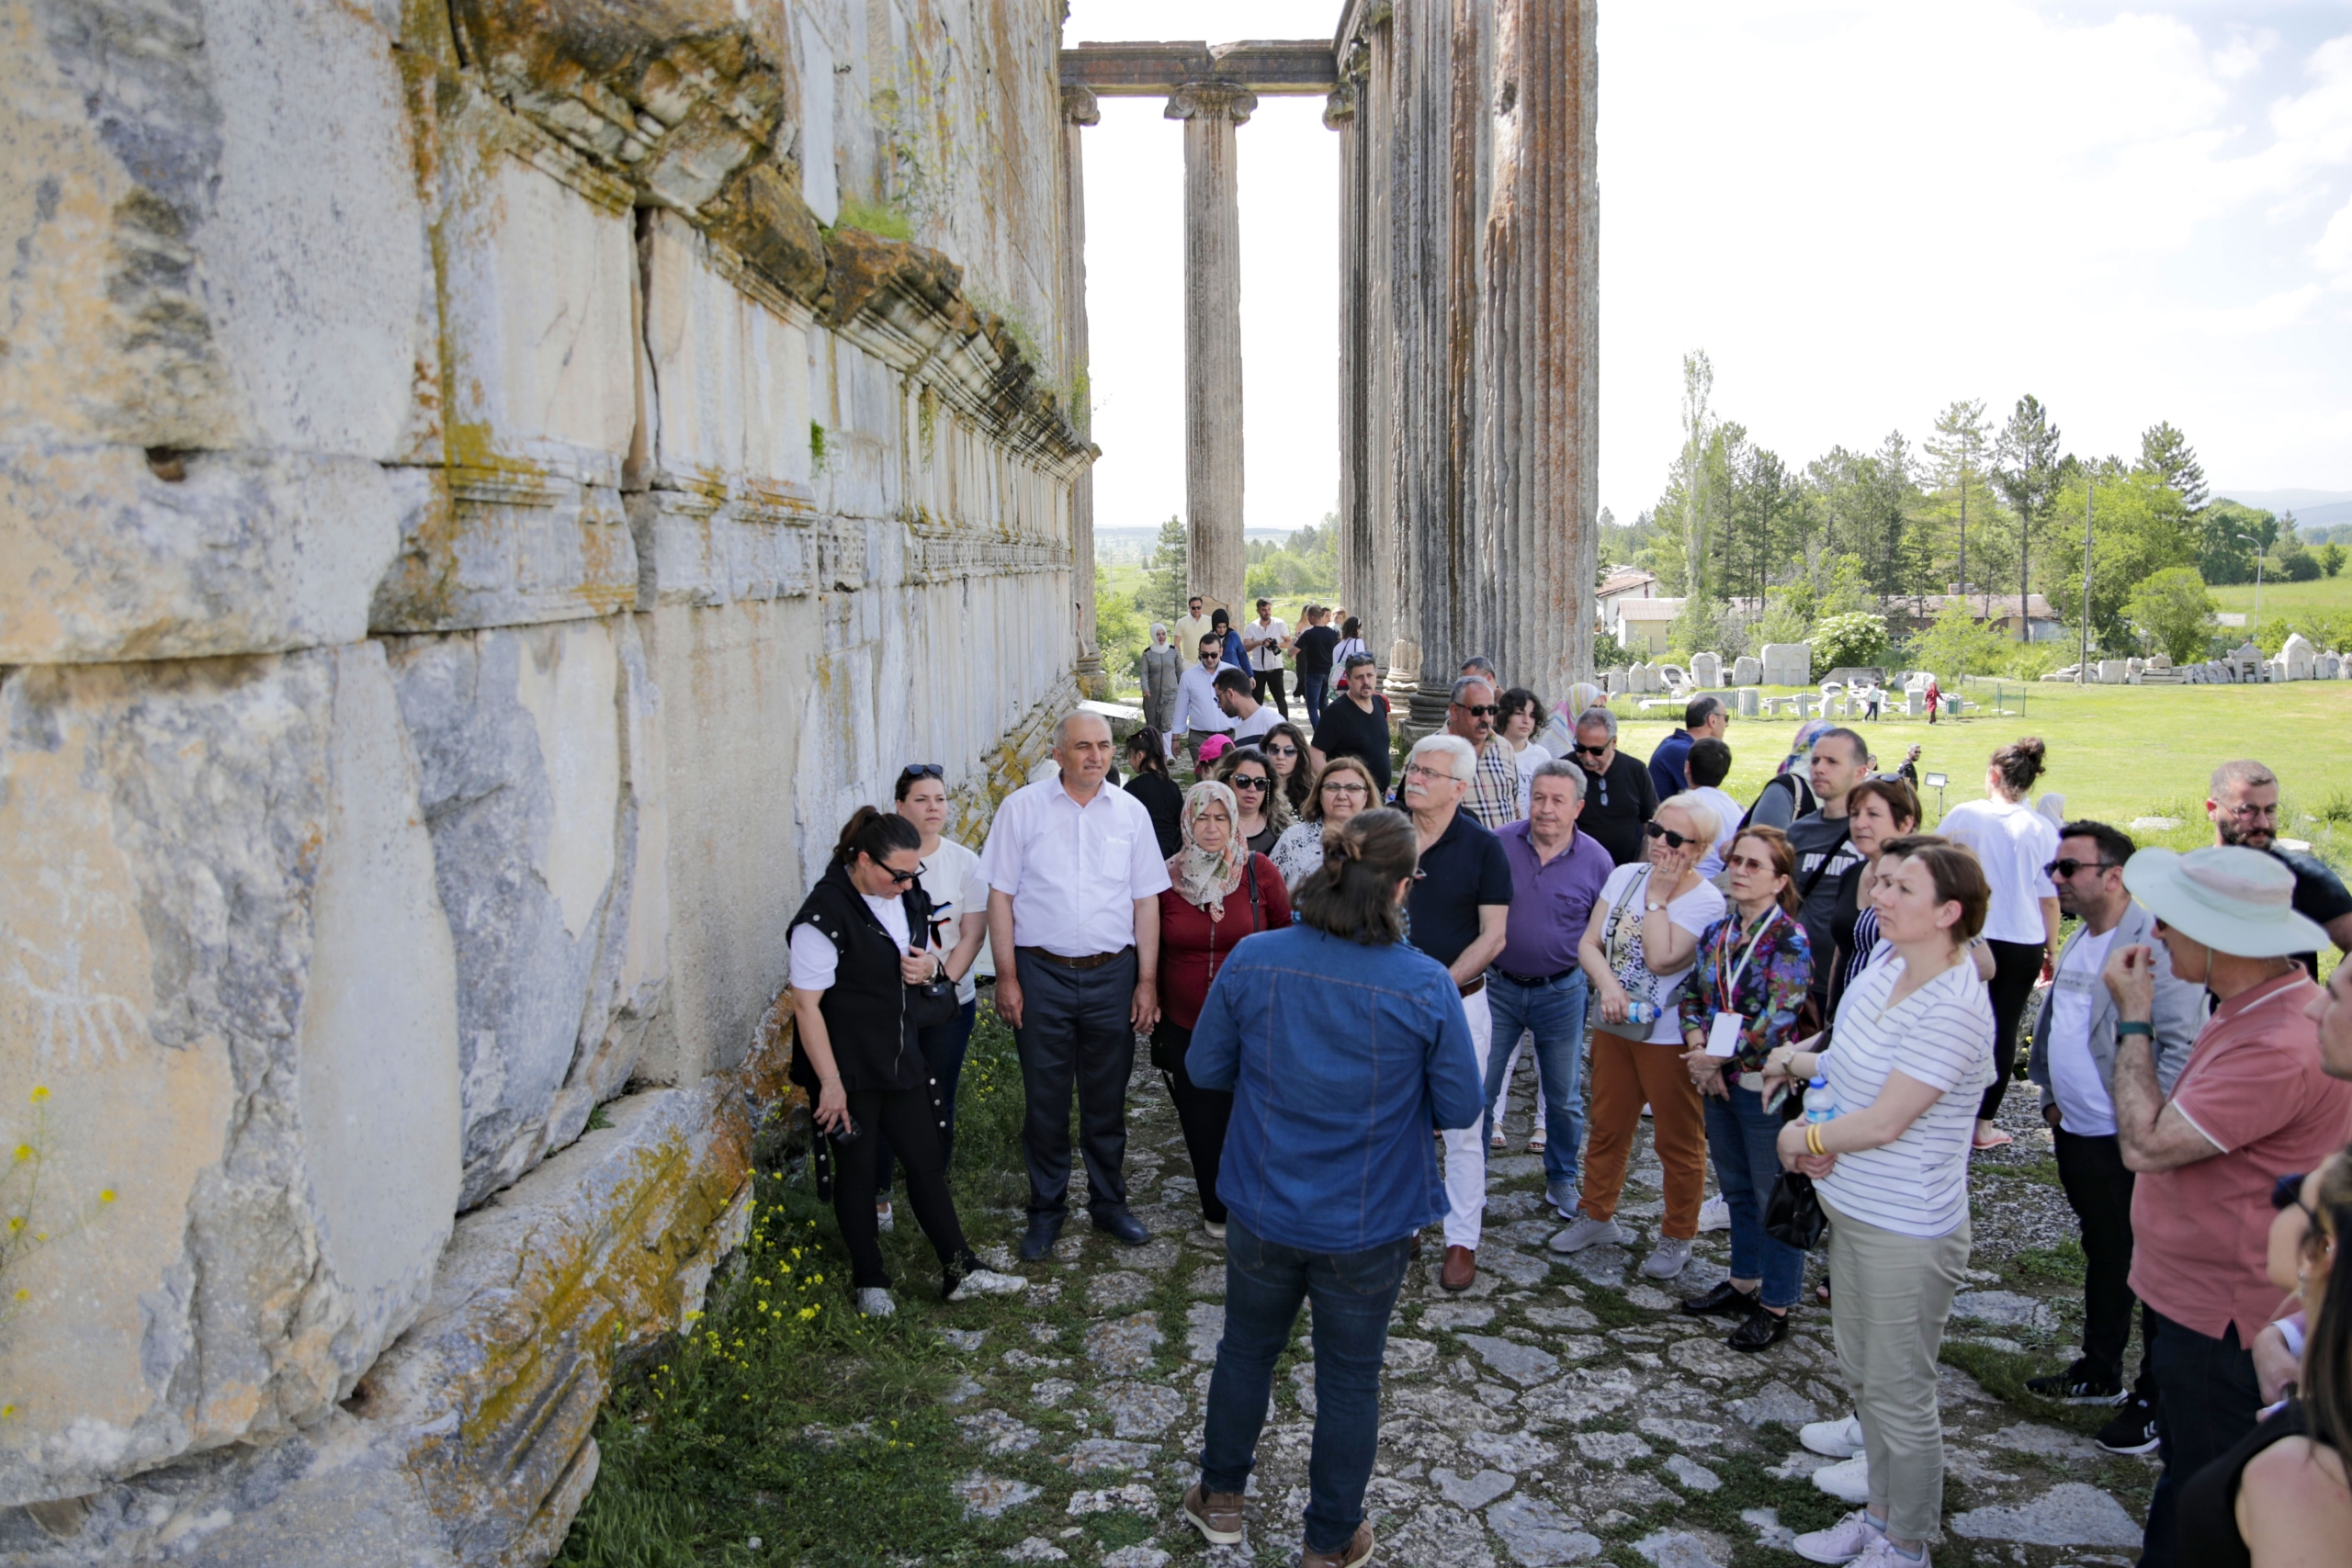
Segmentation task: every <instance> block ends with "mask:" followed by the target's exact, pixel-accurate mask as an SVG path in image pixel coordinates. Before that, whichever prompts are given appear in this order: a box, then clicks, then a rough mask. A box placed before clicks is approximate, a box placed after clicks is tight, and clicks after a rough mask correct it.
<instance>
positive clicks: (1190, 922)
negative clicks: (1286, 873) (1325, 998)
mask: <svg viewBox="0 0 2352 1568" xmlns="http://www.w3.org/2000/svg"><path fill="white" fill-rule="evenodd" d="M1253 879H1254V880H1255V881H1256V883H1257V885H1258V909H1257V912H1256V919H1255V922H1254V923H1253V922H1252V919H1251V911H1250V882H1251V880H1253ZM1289 924H1290V890H1289V889H1288V888H1286V887H1284V886H1283V874H1282V873H1281V872H1279V871H1277V870H1275V869H1274V863H1273V862H1272V861H1270V860H1268V859H1267V858H1266V857H1265V856H1263V855H1261V854H1253V855H1251V856H1250V868H1249V870H1248V871H1247V872H1245V873H1244V874H1243V878H1242V882H1241V885H1240V886H1238V887H1236V888H1235V889H1234V890H1233V891H1232V892H1230V893H1228V894H1227V895H1226V896H1225V919H1222V920H1212V919H1209V912H1208V911H1207V910H1206V909H1204V908H1199V907H1198V906H1196V905H1193V904H1190V903H1187V902H1186V901H1185V900H1184V898H1183V897H1182V895H1181V894H1179V893H1178V892H1177V891H1176V890H1175V889H1174V888H1172V887H1171V888H1170V889H1168V890H1167V891H1166V892H1164V893H1162V894H1161V895H1160V896H1159V1011H1160V1016H1161V1017H1163V1018H1165V1019H1167V1021H1169V1022H1170V1023H1172V1024H1174V1025H1175V1026H1176V1027H1177V1028H1179V1029H1190V1028H1192V1027H1193V1025H1194V1024H1196V1023H1198V1022H1199V1021H1200V1019H1201V1004H1202V1003H1203V1002H1204V1001H1206V1000H1207V999H1208V994H1209V982H1210V981H1212V980H1214V979H1216V972H1217V968H1218V966H1219V965H1221V964H1224V962H1225V960H1226V955H1227V953H1231V952H1232V951H1233V949H1234V947H1235V946H1236V945H1237V944H1238V942H1240V941H1241V939H1242V938H1243V937H1246V936H1253V935H1255V934H1256V933H1258V932H1259V931H1280V930H1282V929H1283V927H1284V926H1287V925H1289Z"/></svg>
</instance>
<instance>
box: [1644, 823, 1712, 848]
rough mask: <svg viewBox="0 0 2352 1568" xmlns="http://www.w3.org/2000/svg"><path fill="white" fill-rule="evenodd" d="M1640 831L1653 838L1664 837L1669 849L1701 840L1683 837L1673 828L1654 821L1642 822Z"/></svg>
mask: <svg viewBox="0 0 2352 1568" xmlns="http://www.w3.org/2000/svg"><path fill="white" fill-rule="evenodd" d="M1642 831H1643V832H1645V833H1647V834H1648V835H1649V836H1650V837H1651V838H1653V839H1664V840H1666V847H1667V848H1668V849H1669V850H1679V849H1680V848H1681V847H1682V846H1683V845H1685V844H1696V843H1700V842H1702V840H1698V839H1688V838H1685V837H1683V836H1682V835H1681V834H1679V833H1678V832H1676V831H1675V830H1674V829H1671V828H1661V827H1659V826H1658V825H1657V823H1655V822H1645V823H1643V824H1642Z"/></svg>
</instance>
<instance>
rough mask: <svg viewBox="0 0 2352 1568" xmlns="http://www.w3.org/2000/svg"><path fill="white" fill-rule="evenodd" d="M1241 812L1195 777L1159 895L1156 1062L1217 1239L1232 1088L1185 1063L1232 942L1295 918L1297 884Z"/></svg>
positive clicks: (1204, 1220) (1221, 791)
mask: <svg viewBox="0 0 2352 1568" xmlns="http://www.w3.org/2000/svg"><path fill="white" fill-rule="evenodd" d="M1239 817H1240V809H1239V807H1237V806H1236V804H1235V802H1234V795H1233V792H1232V791H1231V790H1229V789H1227V788H1226V786H1225V785H1223V784H1217V783H1215V782H1208V783H1203V784H1194V785H1193V787H1192V789H1191V791H1190V792H1189V793H1187V794H1186V795H1185V796H1184V816H1183V832H1184V842H1183V846H1182V848H1181V849H1179V850H1178V851H1177V852H1175V853H1174V854H1172V855H1170V857H1169V858H1168V880H1169V886H1168V888H1167V890H1166V891H1164V892H1162V893H1161V894H1160V896H1159V1023H1158V1024H1157V1025H1155V1026H1154V1027H1153V1029H1152V1032H1151V1065H1152V1066H1155V1067H1158V1068H1159V1071H1160V1074H1161V1076H1162V1077H1164V1078H1166V1080H1167V1082H1168V1098H1169V1099H1170V1100H1173V1101H1174V1102H1175V1105H1176V1120H1177V1122H1178V1123H1179V1124H1180V1125H1181V1126H1182V1128H1183V1129H1184V1148H1185V1150H1186V1152H1187V1153H1189V1154H1190V1155H1191V1156H1192V1159H1193V1181H1194V1182H1195V1183H1196V1184H1197V1185H1198V1187H1199V1189H1200V1198H1201V1228H1202V1229H1204V1230H1205V1231H1207V1232H1208V1234H1209V1235H1212V1236H1214V1237H1216V1238H1217V1239H1219V1240H1222V1239H1224V1236H1225V1204H1224V1203H1223V1202H1222V1201H1219V1200H1218V1198H1217V1195H1216V1173H1217V1163H1218V1159H1219V1156H1221V1154H1222V1152H1223V1151H1224V1148H1225V1128H1226V1123H1227V1121H1228V1120H1230V1119H1231V1117H1232V1115H1233V1095H1232V1092H1231V1091H1230V1090H1227V1089H1201V1088H1198V1087H1197V1086H1195V1085H1194V1084H1193V1080H1192V1078H1191V1077H1189V1076H1187V1075H1186V1073H1185V1071H1184V1053H1185V1052H1186V1051H1187V1050H1189V1049H1191V1047H1192V1043H1193V1025H1194V1024H1195V1023H1197V1022H1198V1021H1200V1016H1201V1003H1202V1001H1203V1000H1204V998H1206V997H1207V996H1208V994H1209V983H1210V982H1211V981H1213V980H1215V979H1216V972H1217V970H1218V969H1219V968H1221V967H1222V966H1223V965H1224V964H1225V961H1226V958H1227V956H1228V955H1229V954H1230V953H1232V952H1233V948H1234V944H1235V943H1236V942H1239V941H1240V940H1241V939H1242V938H1243V937H1246V936H1254V935H1256V934H1257V933H1258V932H1260V931H1280V930H1282V929H1283V927H1285V926H1287V925H1289V924H1290V890H1289V889H1288V888H1287V887H1285V886H1283V877H1282V873H1281V872H1279V871H1277V870H1275V869H1274V863H1273V862H1272V861H1270V860H1268V859H1267V858H1266V857H1265V856H1264V855H1261V854H1255V853H1252V852H1250V850H1249V849H1248V848H1247V847H1245V846H1244V845H1243V844H1242V842H1241V840H1240V839H1239V837H1238V835H1236V833H1235V832H1234V823H1235V821H1236V820H1237V819H1238V818H1239Z"/></svg>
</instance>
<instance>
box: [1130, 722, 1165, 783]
mask: <svg viewBox="0 0 2352 1568" xmlns="http://www.w3.org/2000/svg"><path fill="white" fill-rule="evenodd" d="M1127 755H1128V756H1130V757H1132V758H1134V759H1135V764H1136V777H1138V778H1140V777H1142V776H1143V775H1144V774H1146V773H1158V774H1159V776H1160V777H1161V778H1163V779H1164V778H1167V777H1168V738H1167V737H1166V736H1164V735H1162V734H1160V733H1159V731H1158V730H1157V729H1154V728H1151V726H1149V725H1148V724H1147V725H1145V726H1144V727H1143V728H1141V729H1138V730H1136V732H1135V733H1134V734H1133V735H1130V736H1128V737H1127Z"/></svg>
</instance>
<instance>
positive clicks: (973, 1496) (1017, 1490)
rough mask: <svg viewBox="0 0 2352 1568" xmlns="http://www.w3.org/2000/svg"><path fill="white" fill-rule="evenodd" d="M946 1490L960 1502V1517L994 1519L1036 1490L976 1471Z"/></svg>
mask: <svg viewBox="0 0 2352 1568" xmlns="http://www.w3.org/2000/svg"><path fill="white" fill-rule="evenodd" d="M950 1490H951V1491H953V1492H954V1493H955V1494H956V1496H957V1497H959V1498H961V1499H962V1500H963V1503H964V1517H966V1518H967V1519H993V1518H998V1517H1001V1516H1002V1515H1003V1513H1004V1511H1005V1510H1006V1509H1008V1508H1017V1507H1019V1506H1021V1505H1022V1504H1023V1503H1026V1502H1027V1501H1029V1499H1030V1498H1032V1497H1035V1495H1037V1489H1036V1488H1035V1486H1032V1485H1030V1484H1029V1483H1027V1482H1025V1481H1014V1480H1012V1479H1010V1478H1008V1477H1006V1476H1001V1475H986V1474H983V1473H982V1472H979V1471H977V1470H976V1471H974V1472H972V1473H971V1474H969V1475H967V1476H966V1477H964V1479H963V1480H961V1481H959V1482H957V1483H956V1484H955V1485H954V1486H953V1487H951V1488H950Z"/></svg>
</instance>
